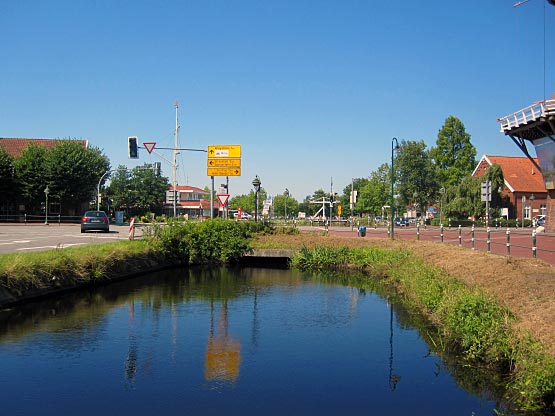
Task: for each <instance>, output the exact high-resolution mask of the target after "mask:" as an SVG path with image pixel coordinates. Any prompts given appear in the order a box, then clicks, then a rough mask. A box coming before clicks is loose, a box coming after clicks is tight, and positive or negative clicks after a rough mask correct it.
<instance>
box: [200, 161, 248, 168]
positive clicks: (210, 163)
mask: <svg viewBox="0 0 555 416" xmlns="http://www.w3.org/2000/svg"><path fill="white" fill-rule="evenodd" d="M208 167H209V168H218V167H219V168H227V167H236V168H239V167H241V159H208Z"/></svg>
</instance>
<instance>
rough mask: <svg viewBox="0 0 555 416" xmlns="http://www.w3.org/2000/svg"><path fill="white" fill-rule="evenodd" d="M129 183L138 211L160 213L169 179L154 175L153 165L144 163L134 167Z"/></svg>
mask: <svg viewBox="0 0 555 416" xmlns="http://www.w3.org/2000/svg"><path fill="white" fill-rule="evenodd" d="M129 185H130V190H131V193H132V194H133V195H134V196H135V199H134V206H135V208H136V209H138V211H139V213H145V212H155V213H158V214H160V213H162V210H163V205H164V201H165V200H166V191H167V190H168V189H169V181H168V178H166V177H163V176H156V175H155V174H154V166H153V165H151V164H146V163H145V164H144V165H143V166H141V167H136V168H134V169H133V172H132V174H131V180H130V183H129Z"/></svg>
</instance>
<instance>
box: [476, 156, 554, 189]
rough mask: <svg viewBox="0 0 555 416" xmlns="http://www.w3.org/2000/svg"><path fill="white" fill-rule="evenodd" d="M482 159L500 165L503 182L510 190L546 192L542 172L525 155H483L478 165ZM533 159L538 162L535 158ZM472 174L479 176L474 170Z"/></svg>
mask: <svg viewBox="0 0 555 416" xmlns="http://www.w3.org/2000/svg"><path fill="white" fill-rule="evenodd" d="M484 160H485V161H486V162H487V163H488V164H489V165H490V166H491V165H499V166H501V170H502V171H503V177H504V179H505V184H506V185H507V187H508V188H509V189H511V191H512V192H536V193H540V192H547V190H546V188H545V183H544V180H543V175H542V173H541V172H540V171H539V170H538V168H536V167H535V166H534V164H533V163H532V161H530V159H528V158H527V157H511V156H489V155H484V156H482V160H481V161H480V163H479V164H478V166H480V164H481V163H482V161H484ZM534 160H535V161H536V163H538V160H537V159H534ZM538 164H539V163H538ZM473 175H474V176H481V175H480V173H479V172H476V170H475V171H474V174H473Z"/></svg>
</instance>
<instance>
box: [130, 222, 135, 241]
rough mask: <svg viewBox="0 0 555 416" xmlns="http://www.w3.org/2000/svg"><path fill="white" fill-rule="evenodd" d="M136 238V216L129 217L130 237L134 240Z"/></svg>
mask: <svg viewBox="0 0 555 416" xmlns="http://www.w3.org/2000/svg"><path fill="white" fill-rule="evenodd" d="M134 238H135V218H130V219H129V239H130V240H133V239H134Z"/></svg>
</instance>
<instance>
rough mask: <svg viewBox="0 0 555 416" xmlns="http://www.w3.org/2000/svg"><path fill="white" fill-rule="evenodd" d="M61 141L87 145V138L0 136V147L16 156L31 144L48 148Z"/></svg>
mask: <svg viewBox="0 0 555 416" xmlns="http://www.w3.org/2000/svg"><path fill="white" fill-rule="evenodd" d="M63 141H72V142H77V143H82V144H83V147H84V148H85V149H87V148H88V147H89V141H88V140H69V139H14V138H3V137H0V149H2V150H4V151H5V152H6V153H7V154H9V155H10V156H11V157H13V158H16V157H19V156H21V154H22V153H23V152H24V151H25V149H27V148H28V147H29V145H31V144H36V145H38V146H42V147H44V148H46V149H50V148H52V147H54V146H56V145H57V144H58V143H60V142H63Z"/></svg>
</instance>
